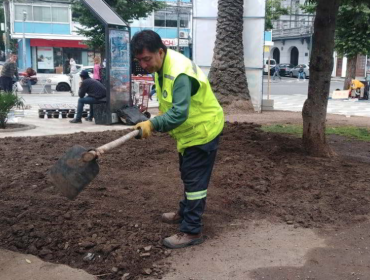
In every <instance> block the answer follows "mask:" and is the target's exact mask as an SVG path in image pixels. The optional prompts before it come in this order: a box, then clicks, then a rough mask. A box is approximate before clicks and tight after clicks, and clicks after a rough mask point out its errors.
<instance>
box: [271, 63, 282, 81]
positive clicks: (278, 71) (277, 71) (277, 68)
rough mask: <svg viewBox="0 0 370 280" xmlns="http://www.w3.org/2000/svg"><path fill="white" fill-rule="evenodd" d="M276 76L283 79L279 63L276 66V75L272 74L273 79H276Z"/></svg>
mask: <svg viewBox="0 0 370 280" xmlns="http://www.w3.org/2000/svg"><path fill="white" fill-rule="evenodd" d="M275 77H278V78H279V79H280V81H281V76H280V67H279V65H278V64H276V65H275V67H274V75H273V76H272V79H273V80H274V81H275Z"/></svg>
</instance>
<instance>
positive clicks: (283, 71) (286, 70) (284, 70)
mask: <svg viewBox="0 0 370 280" xmlns="http://www.w3.org/2000/svg"><path fill="white" fill-rule="evenodd" d="M279 68H280V71H279V73H280V76H289V74H290V71H291V70H292V69H293V68H294V65H293V64H290V63H280V64H279Z"/></svg>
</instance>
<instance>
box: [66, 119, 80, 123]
mask: <svg viewBox="0 0 370 280" xmlns="http://www.w3.org/2000/svg"><path fill="white" fill-rule="evenodd" d="M69 122H70V123H82V121H81V120H80V119H73V120H71V121H69Z"/></svg>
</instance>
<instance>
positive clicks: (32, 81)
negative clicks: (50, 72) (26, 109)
mask: <svg viewBox="0 0 370 280" xmlns="http://www.w3.org/2000/svg"><path fill="white" fill-rule="evenodd" d="M36 75H37V73H36V71H35V70H33V69H32V68H31V67H29V68H27V70H26V75H25V76H24V78H23V81H24V84H25V85H26V86H27V87H28V93H29V94H31V93H32V86H33V85H36V83H37V77H36Z"/></svg>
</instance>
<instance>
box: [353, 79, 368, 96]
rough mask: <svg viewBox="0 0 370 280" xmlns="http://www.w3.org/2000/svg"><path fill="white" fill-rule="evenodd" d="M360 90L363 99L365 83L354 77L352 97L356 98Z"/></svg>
mask: <svg viewBox="0 0 370 280" xmlns="http://www.w3.org/2000/svg"><path fill="white" fill-rule="evenodd" d="M358 91H360V99H363V98H364V91H365V85H364V84H363V83H361V82H360V81H359V80H356V79H352V82H351V97H352V98H355V97H356V95H357V92H358Z"/></svg>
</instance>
